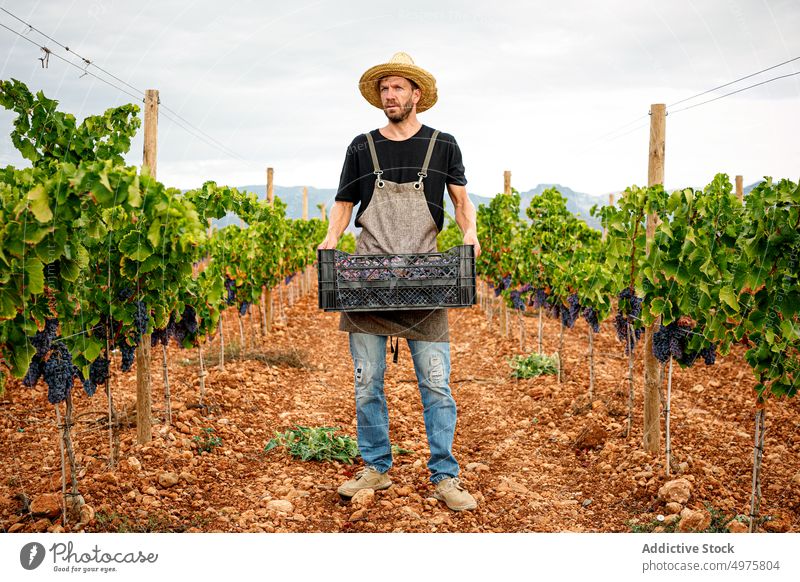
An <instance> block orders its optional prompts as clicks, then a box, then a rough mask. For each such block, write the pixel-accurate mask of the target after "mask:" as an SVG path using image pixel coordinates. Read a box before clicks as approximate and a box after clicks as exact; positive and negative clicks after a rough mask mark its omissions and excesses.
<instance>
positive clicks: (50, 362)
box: [44, 341, 75, 404]
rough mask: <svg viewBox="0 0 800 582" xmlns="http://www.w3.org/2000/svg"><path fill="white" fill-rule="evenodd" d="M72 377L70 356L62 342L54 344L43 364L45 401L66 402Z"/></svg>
mask: <svg viewBox="0 0 800 582" xmlns="http://www.w3.org/2000/svg"><path fill="white" fill-rule="evenodd" d="M74 375H75V369H74V367H73V365H72V354H70V353H69V350H68V349H67V346H66V345H64V342H61V341H58V342H54V343H53V348H52V350H51V352H50V357H49V358H48V359H47V361H46V362H45V363H44V381H45V382H46V383H47V400H48V402H50V404H58V403H59V402H64V400H66V398H67V394H69V391H70V390H71V389H72V379H73V377H74Z"/></svg>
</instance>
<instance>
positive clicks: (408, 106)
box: [383, 98, 414, 123]
mask: <svg viewBox="0 0 800 582" xmlns="http://www.w3.org/2000/svg"><path fill="white" fill-rule="evenodd" d="M413 108H414V103H413V101H412V100H411V99H410V98H409V100H408V101H407V102H406V103H405V104H404V103H399V102H398V104H397V107H396V109H397V111H394V112H392V113H389V111H388V108H386V107H384V109H383V112H384V113H385V114H386V117H388V118H389V121H392V122H394V123H400V122H401V121H404V120H405V119H406V118H407V117H408V116H409V115H411V110H412V109H413Z"/></svg>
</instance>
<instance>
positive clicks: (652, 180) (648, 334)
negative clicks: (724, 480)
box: [643, 103, 669, 463]
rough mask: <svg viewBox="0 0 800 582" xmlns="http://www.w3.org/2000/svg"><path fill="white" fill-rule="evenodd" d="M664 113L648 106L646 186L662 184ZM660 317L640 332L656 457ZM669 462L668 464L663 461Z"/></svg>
mask: <svg viewBox="0 0 800 582" xmlns="http://www.w3.org/2000/svg"><path fill="white" fill-rule="evenodd" d="M666 120H667V111H666V106H665V105H664V104H663V103H656V104H653V105H651V106H650V149H649V151H650V155H649V158H648V164H647V185H648V186H655V185H656V184H663V183H664V154H665V145H666V142H665V132H666ZM657 220H658V216H657V215H656V214H648V215H647V252H648V253H649V252H650V246H651V243H652V240H653V238H654V237H655V233H656V221H657ZM660 319H661V318H657V319H656V321H655V322H654V323H653V324H652V325H649V326H647V328H646V329H645V331H644V434H643V444H644V448H645V450H646V451H647V452H649V453H653V454H658V452H659V450H660V447H661V424H660V419H659V394H660V388H661V386H660V383H659V378H660V373H659V366H658V360H656V357H655V355H654V354H653V333H655V330H656V326H657V325H659V322H660ZM667 462H668V463H669V461H667Z"/></svg>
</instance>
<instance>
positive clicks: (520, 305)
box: [511, 291, 525, 311]
mask: <svg viewBox="0 0 800 582" xmlns="http://www.w3.org/2000/svg"><path fill="white" fill-rule="evenodd" d="M511 303H512V305H513V306H514V309H518V310H520V311H525V302H524V301H523V300H522V297H520V292H519V291H512V292H511Z"/></svg>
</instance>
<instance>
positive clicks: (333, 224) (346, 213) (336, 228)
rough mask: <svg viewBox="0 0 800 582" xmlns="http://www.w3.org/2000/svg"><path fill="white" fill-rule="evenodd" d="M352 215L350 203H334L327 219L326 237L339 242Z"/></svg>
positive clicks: (351, 204)
mask: <svg viewBox="0 0 800 582" xmlns="http://www.w3.org/2000/svg"><path fill="white" fill-rule="evenodd" d="M352 215H353V203H352V202H334V204H333V208H331V213H330V217H329V219H328V237H329V238H335V239H336V240H339V237H340V236H342V233H343V232H344V231H345V229H346V228H347V225H348V224H350V217H351V216H352Z"/></svg>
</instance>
